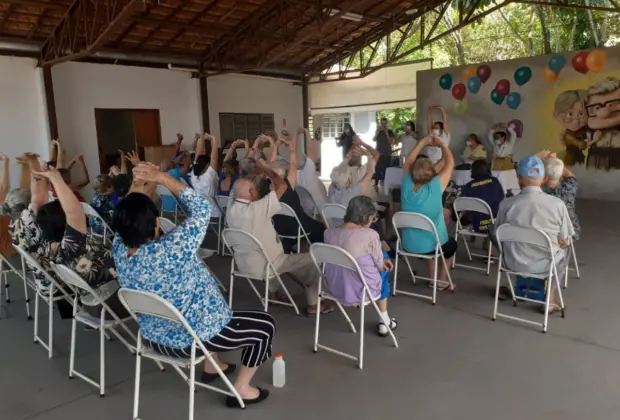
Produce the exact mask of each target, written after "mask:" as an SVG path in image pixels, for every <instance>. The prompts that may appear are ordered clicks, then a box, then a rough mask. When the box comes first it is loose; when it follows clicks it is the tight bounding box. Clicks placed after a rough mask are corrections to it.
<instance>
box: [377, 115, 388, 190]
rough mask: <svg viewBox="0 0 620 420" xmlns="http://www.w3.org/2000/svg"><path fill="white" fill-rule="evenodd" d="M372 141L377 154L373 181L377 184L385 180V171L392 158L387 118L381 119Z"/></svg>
mask: <svg viewBox="0 0 620 420" xmlns="http://www.w3.org/2000/svg"><path fill="white" fill-rule="evenodd" d="M374 141H375V143H376V146H377V152H379V160H378V161H377V166H376V168H375V180H376V181H377V182H378V181H383V180H384V179H385V170H386V169H387V167H388V166H390V159H391V156H392V143H391V142H390V136H389V129H388V119H387V118H385V117H383V118H381V122H380V125H379V127H378V128H377V133H376V134H375V138H374Z"/></svg>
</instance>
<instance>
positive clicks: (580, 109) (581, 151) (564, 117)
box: [553, 90, 592, 166]
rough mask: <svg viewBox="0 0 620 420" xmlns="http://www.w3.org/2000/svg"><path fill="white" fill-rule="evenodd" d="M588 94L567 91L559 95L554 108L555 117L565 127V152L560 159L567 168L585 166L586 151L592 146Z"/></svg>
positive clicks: (562, 140)
mask: <svg viewBox="0 0 620 420" xmlns="http://www.w3.org/2000/svg"><path fill="white" fill-rule="evenodd" d="M586 99H587V92H586V91H585V90H567V91H565V92H562V93H560V94H559V95H558V97H557V98H556V100H555V104H554V106H553V117H554V118H555V120H556V121H557V122H559V123H560V124H561V125H562V127H564V132H563V133H562V137H561V139H560V141H561V142H562V144H563V145H564V147H565V150H563V151H561V152H560V153H558V157H559V158H560V159H562V160H563V161H564V164H565V165H567V166H574V165H578V164H584V163H585V161H586V152H585V151H586V150H587V149H588V147H589V146H590V140H591V139H592V131H591V130H590V129H589V128H588V114H587V112H586V105H585V102H586Z"/></svg>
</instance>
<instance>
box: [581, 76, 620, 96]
mask: <svg viewBox="0 0 620 420" xmlns="http://www.w3.org/2000/svg"><path fill="white" fill-rule="evenodd" d="M618 88H620V80H619V79H616V78H615V77H606V78H605V79H603V80H601V81H600V82H598V83H597V84H595V85H594V86H592V87H590V89H588V95H603V94H605V93H611V92H615V91H616V90H617V89H618Z"/></svg>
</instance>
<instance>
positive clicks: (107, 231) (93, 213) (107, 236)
mask: <svg viewBox="0 0 620 420" xmlns="http://www.w3.org/2000/svg"><path fill="white" fill-rule="evenodd" d="M80 204H82V209H83V210H84V213H85V214H86V216H87V217H88V218H89V219H90V218H93V219H97V221H98V222H99V223H100V224H101V226H103V234H100V233H97V232H95V231H94V229H93V228H92V227H91V226H90V223H89V227H88V233H89V234H90V235H92V236H94V237H96V238H101V240H102V242H103V244H104V245H105V244H106V242H109V243H110V244H111V243H112V239H111V236H112V235H113V234H114V231H113V230H112V229H111V228H110V226H108V224H107V223H106V222H105V220H103V218H102V217H101V215H100V214H99V213H98V212H97V210H95V209H94V208H92V206H91V205H90V204H88V203H80Z"/></svg>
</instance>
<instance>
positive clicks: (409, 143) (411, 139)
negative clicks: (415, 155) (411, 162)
mask: <svg viewBox="0 0 620 420" xmlns="http://www.w3.org/2000/svg"><path fill="white" fill-rule="evenodd" d="M400 142H401V143H402V145H401V149H400V155H401V156H402V157H405V158H406V157H407V156H409V153H411V151H412V150H413V149H414V148H415V146H416V144H418V140H417V139H416V138H415V136H414V135H413V134H403V135H402V136H401V137H400Z"/></svg>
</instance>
